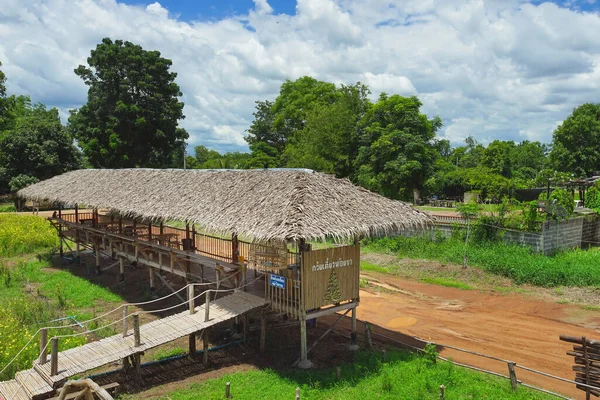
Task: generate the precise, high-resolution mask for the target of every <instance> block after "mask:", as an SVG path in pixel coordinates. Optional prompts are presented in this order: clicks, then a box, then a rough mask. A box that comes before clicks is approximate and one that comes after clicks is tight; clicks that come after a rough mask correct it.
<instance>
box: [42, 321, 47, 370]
mask: <svg viewBox="0 0 600 400" xmlns="http://www.w3.org/2000/svg"><path fill="white" fill-rule="evenodd" d="M46 362H48V329H47V328H42V329H40V364H46Z"/></svg>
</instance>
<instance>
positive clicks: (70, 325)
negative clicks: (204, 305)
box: [0, 271, 261, 374]
mask: <svg viewBox="0 0 600 400" xmlns="http://www.w3.org/2000/svg"><path fill="white" fill-rule="evenodd" d="M238 273H240V271H237V272H236V273H235V274H233V275H230V276H229V277H227V278H225V279H221V280H219V281H217V282H206V283H189V284H187V285H185V286H183V287H181V288H180V289H178V290H176V291H175V292H173V293H170V294H168V295H166V296H163V297H161V298H158V299H154V300H149V301H145V302H139V303H125V304H121V305H119V306H118V307H117V308H115V309H113V310H111V311H108V312H106V313H104V314H101V315H99V316H97V317H95V318H92V319H89V320H86V321H80V324H81V325H84V324H88V323H90V322H92V321H95V320H97V319H100V318H102V317H105V316H107V315H110V314H112V313H114V312H116V311H119V310H121V309H122V308H123V307H125V306H130V305H131V306H136V305H145V304H150V303H154V302H157V301H161V300H164V299H167V298H169V297H172V296H174V295H175V294H177V293H179V292H181V291H182V290H184V289H187V288H188V287H189V286H205V285H214V284H217V283H220V282H223V281H225V280H226V279H229V278H231V276H234V275H237V274H238ZM259 279H261V277H258V278H256V279H254V280H253V281H251V282H249V283H246V284H245V285H243V286H239V287H235V288H231V289H207V290H205V291H204V292H202V293H200V294H199V295H197V296H195V297H194V300H196V299H197V298H199V297H200V296H202V295H204V294H205V293H206V292H209V293H210V292H215V293H224V292H229V291H234V290H238V289H242V288H244V287H246V286H249V285H251V284H253V283H254V282H256V281H258V280H259ZM188 302H189V300H185V301H183V302H181V303H178V304H176V305H174V306H171V307H167V308H163V309H159V310H145V311H141V312H139V313H138V314H152V313H158V312H164V311H168V310H171V309H174V308H177V307H181V306H182V305H185V304H187V303H188ZM127 318H129V315H128V316H126V317H122V318H120V319H118V320H116V321H114V322H112V323H110V324H107V325H104V326H101V327H98V328H95V329H92V330H89V329H86V330H85V331H84V332H78V333H75V334H69V335H56V336H53V337H52V338H68V337H76V336H82V335H87V334H90V333H93V332H96V331H99V330H101V329H105V328H108V327H110V326H112V325H115V324H117V323H119V322H122V321H123V320H125V319H127ZM74 326H79V325H78V324H68V325H61V326H48V327H42V328H39V329H38V330H37V331H36V332H35V333H34V334H33V335H32V336H31V337H30V338H29V340H28V341H27V343H26V344H25V345H24V346H23V347H22V348H21V350H19V352H18V353H17V354H16V355H15V356H14V357H13V358H12V359H11V360H10V361H9V362H8V363H7V364H6V365H5V366H4V368H2V370H0V374H2V373H3V372H4V371H6V369H7V368H8V367H9V366H10V365H12V363H13V362H14V361H15V360H16V359H17V358H18V357H19V356H20V355H21V354H22V353H23V351H25V349H26V348H27V346H29V345H30V344H31V342H32V341H33V339H35V337H36V336H37V335H38V334H39V333H40V332H41V331H42V330H43V329H64V328H70V327H74ZM49 343H50V341H48V342H47V343H46V346H45V347H44V348H43V349H42V350H41V351H40V355H41V354H42V353H43V352H44V351H45V350H47V348H48V345H49Z"/></svg>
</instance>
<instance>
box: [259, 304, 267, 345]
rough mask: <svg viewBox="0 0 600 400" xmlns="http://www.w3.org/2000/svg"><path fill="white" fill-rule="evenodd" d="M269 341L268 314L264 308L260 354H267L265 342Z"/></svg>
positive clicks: (261, 315) (261, 323)
mask: <svg viewBox="0 0 600 400" xmlns="http://www.w3.org/2000/svg"><path fill="white" fill-rule="evenodd" d="M266 341H267V314H266V312H265V310H262V312H261V314H260V354H265V342H266Z"/></svg>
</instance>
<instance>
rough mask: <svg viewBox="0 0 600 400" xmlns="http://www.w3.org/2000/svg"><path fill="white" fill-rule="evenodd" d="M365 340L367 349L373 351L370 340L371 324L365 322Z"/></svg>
mask: <svg viewBox="0 0 600 400" xmlns="http://www.w3.org/2000/svg"><path fill="white" fill-rule="evenodd" d="M365 338H366V339H367V345H368V346H369V349H371V350H373V341H372V340H371V324H369V323H368V322H365Z"/></svg>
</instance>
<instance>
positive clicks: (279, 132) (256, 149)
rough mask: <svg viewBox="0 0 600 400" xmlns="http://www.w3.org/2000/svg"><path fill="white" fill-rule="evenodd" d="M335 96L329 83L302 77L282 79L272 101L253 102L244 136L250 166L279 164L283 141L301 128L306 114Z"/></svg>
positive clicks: (282, 151) (280, 162) (334, 91)
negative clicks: (253, 108) (249, 154)
mask: <svg viewBox="0 0 600 400" xmlns="http://www.w3.org/2000/svg"><path fill="white" fill-rule="evenodd" d="M338 95H339V93H338V91H337V90H336V88H335V85H334V84H333V83H329V82H322V81H318V80H316V79H314V78H311V77H308V76H305V77H302V78H299V79H297V80H295V81H290V80H287V81H285V82H284V83H283V84H282V85H281V89H280V92H279V96H277V98H276V99H275V101H274V102H270V101H268V100H267V101H257V102H256V111H255V112H254V114H253V115H254V120H253V121H252V123H251V125H250V128H248V135H247V136H246V138H245V139H246V141H247V142H248V145H249V147H250V150H251V151H252V154H253V158H254V160H252V161H251V163H252V165H253V167H255V168H263V167H270V166H283V165H284V164H285V159H284V158H283V157H282V155H283V153H284V151H285V150H286V147H287V144H288V142H289V141H290V140H291V139H292V138H293V137H294V136H295V135H297V134H298V132H300V131H302V130H303V129H304V126H305V124H306V120H307V118H308V115H309V114H310V113H311V112H312V111H313V110H315V109H317V108H318V107H322V106H326V105H330V104H333V103H334V102H335V100H336V98H337V97H338Z"/></svg>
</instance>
